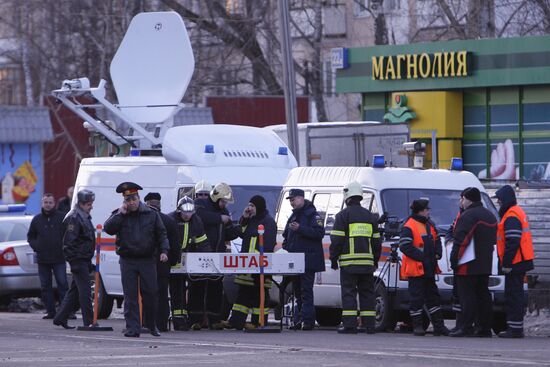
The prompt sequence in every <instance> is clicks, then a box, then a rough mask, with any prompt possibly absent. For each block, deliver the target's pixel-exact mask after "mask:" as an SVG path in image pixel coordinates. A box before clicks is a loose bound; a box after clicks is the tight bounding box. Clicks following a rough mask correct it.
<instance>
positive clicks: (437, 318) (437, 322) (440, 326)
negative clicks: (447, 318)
mask: <svg viewBox="0 0 550 367" xmlns="http://www.w3.org/2000/svg"><path fill="white" fill-rule="evenodd" d="M431 317H432V324H433V326H434V336H441V335H445V336H447V335H449V329H447V327H446V326H445V322H444V321H443V313H442V312H441V310H438V311H436V312H434V313H433V314H431Z"/></svg>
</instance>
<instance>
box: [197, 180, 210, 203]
mask: <svg viewBox="0 0 550 367" xmlns="http://www.w3.org/2000/svg"><path fill="white" fill-rule="evenodd" d="M210 191H212V185H210V183H208V181H206V180H200V181H199V182H197V183H196V184H195V199H208V197H209V196H210Z"/></svg>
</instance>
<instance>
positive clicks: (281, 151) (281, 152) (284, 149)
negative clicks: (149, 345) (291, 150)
mask: <svg viewBox="0 0 550 367" xmlns="http://www.w3.org/2000/svg"><path fill="white" fill-rule="evenodd" d="M279 155H288V148H287V147H279Z"/></svg>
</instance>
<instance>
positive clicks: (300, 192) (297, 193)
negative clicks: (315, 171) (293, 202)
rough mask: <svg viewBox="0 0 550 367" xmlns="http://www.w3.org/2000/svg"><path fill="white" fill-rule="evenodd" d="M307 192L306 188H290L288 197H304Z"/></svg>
mask: <svg viewBox="0 0 550 367" xmlns="http://www.w3.org/2000/svg"><path fill="white" fill-rule="evenodd" d="M304 195H305V193H304V190H302V189H290V191H289V192H288V196H287V197H286V198H287V199H292V198H294V197H296V196H301V197H304Z"/></svg>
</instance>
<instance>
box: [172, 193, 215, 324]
mask: <svg viewBox="0 0 550 367" xmlns="http://www.w3.org/2000/svg"><path fill="white" fill-rule="evenodd" d="M168 215H169V216H170V218H172V219H174V220H175V221H176V224H177V230H176V242H177V243H178V254H177V255H176V258H177V259H178V260H177V264H176V265H175V266H174V267H176V268H178V267H181V253H182V252H210V251H212V249H211V248H210V245H209V243H208V239H207V238H206V233H205V232H204V226H203V224H202V221H201V219H200V218H199V217H198V216H197V215H195V204H194V203H193V199H191V198H190V197H188V196H184V197H182V198H181V199H180V200H179V201H178V207H177V209H176V211H174V212H172V213H170V214H168ZM187 281H188V278H187V274H184V273H175V274H171V275H170V299H171V301H172V322H173V324H174V330H180V331H184V330H189V323H188V315H187Z"/></svg>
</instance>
